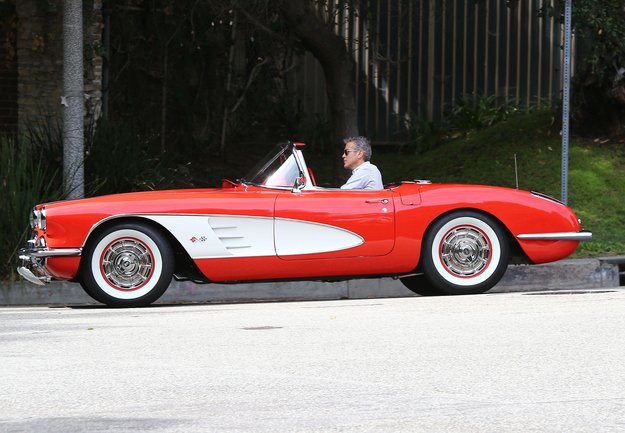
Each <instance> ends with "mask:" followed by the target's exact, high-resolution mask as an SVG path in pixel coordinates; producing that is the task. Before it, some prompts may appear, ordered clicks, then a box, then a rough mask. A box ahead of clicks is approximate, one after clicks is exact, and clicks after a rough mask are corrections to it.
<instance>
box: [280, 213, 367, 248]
mask: <svg viewBox="0 0 625 433" xmlns="http://www.w3.org/2000/svg"><path fill="white" fill-rule="evenodd" d="M275 239H276V253H277V254H278V255H279V256H292V255H296V254H315V253H327V252H330V251H341V250H346V249H348V248H353V247H357V246H358V245H362V244H363V243H364V241H365V240H364V239H363V238H362V237H360V236H358V235H357V234H356V233H352V232H350V231H348V230H345V229H342V228H339V227H334V226H330V225H326V224H320V223H313V222H308V221H300V220H291V219H283V218H276V236H275Z"/></svg>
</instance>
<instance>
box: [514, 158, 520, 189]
mask: <svg viewBox="0 0 625 433" xmlns="http://www.w3.org/2000/svg"><path fill="white" fill-rule="evenodd" d="M514 179H515V180H516V189H519V167H518V166H517V162H516V153H515V154H514Z"/></svg>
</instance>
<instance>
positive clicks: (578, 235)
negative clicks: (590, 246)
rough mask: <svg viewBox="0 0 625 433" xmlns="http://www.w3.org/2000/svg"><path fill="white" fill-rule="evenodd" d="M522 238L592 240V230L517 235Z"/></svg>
mask: <svg viewBox="0 0 625 433" xmlns="http://www.w3.org/2000/svg"><path fill="white" fill-rule="evenodd" d="M517 238H518V239H521V240H533V241H581V242H583V241H590V240H592V232H590V231H589V230H582V231H580V232H563V233H527V234H521V235H517Z"/></svg>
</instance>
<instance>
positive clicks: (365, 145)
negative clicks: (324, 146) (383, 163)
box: [343, 136, 371, 161]
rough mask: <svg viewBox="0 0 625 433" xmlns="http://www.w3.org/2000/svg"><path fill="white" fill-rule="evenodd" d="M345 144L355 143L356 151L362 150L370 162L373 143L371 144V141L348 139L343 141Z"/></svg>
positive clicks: (359, 138)
mask: <svg viewBox="0 0 625 433" xmlns="http://www.w3.org/2000/svg"><path fill="white" fill-rule="evenodd" d="M343 143H345V144H347V143H354V145H355V146H356V150H362V151H363V152H365V161H369V160H370V159H371V143H369V140H367V138H366V137H362V136H358V137H348V138H345V139H343Z"/></svg>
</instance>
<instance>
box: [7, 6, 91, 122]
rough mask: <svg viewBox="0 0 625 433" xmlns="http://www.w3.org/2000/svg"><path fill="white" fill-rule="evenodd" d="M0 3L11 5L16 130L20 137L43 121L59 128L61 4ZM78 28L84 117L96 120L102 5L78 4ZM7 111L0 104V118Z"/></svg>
mask: <svg viewBox="0 0 625 433" xmlns="http://www.w3.org/2000/svg"><path fill="white" fill-rule="evenodd" d="M0 2H2V3H5V4H6V3H12V4H13V5H14V6H15V11H16V13H17V32H16V42H15V44H16V50H15V51H16V59H17V60H16V61H17V70H16V71H17V101H16V102H15V106H16V107H17V121H18V129H19V131H20V132H24V131H27V130H28V129H29V128H31V127H32V126H33V125H37V124H41V123H44V122H51V124H53V125H54V124H59V125H60V124H61V122H62V114H63V113H62V106H61V95H62V91H63V0H0ZM0 19H2V17H0ZM83 25H84V46H85V50H84V51H85V100H86V108H87V111H86V112H87V116H88V118H97V117H98V116H99V113H100V106H101V96H102V92H101V83H102V56H101V35H102V0H85V1H84V2H83ZM3 82H4V80H3ZM7 83H8V81H7ZM7 85H8V84H7ZM13 85H15V84H13ZM9 94H10V90H7V93H6V94H5V95H9ZM8 106H10V101H5V100H2V99H0V113H1V112H2V110H3V109H5V107H8ZM87 121H89V119H87Z"/></svg>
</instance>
